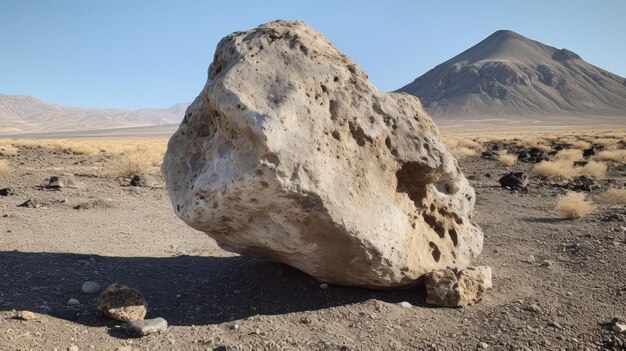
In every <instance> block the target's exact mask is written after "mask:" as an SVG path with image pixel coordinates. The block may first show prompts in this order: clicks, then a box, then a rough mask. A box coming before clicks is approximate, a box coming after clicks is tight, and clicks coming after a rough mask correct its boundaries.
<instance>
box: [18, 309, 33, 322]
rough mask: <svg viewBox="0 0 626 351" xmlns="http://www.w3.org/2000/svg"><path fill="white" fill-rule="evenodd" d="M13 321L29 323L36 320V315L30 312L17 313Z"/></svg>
mask: <svg viewBox="0 0 626 351" xmlns="http://www.w3.org/2000/svg"><path fill="white" fill-rule="evenodd" d="M13 318H15V319H20V320H23V321H29V320H31V319H35V318H37V315H36V314H35V313H33V312H31V311H19V312H17V313H16V314H15V317H13Z"/></svg>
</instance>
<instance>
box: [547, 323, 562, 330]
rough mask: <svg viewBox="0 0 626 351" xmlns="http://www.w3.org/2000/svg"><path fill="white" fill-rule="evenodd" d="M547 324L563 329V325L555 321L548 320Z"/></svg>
mask: <svg viewBox="0 0 626 351" xmlns="http://www.w3.org/2000/svg"><path fill="white" fill-rule="evenodd" d="M548 326H550V327H553V328H556V329H563V326H562V325H561V323H559V322H556V321H552V322H549V323H548Z"/></svg>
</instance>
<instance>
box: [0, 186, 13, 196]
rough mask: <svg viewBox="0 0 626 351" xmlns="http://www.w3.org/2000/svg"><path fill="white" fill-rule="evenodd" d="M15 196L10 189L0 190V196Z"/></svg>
mask: <svg viewBox="0 0 626 351" xmlns="http://www.w3.org/2000/svg"><path fill="white" fill-rule="evenodd" d="M9 195H15V192H14V191H13V189H11V188H2V189H0V196H9Z"/></svg>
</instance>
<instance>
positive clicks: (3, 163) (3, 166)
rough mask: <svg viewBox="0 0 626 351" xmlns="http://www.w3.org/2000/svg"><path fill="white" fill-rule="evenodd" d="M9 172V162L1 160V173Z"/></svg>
mask: <svg viewBox="0 0 626 351" xmlns="http://www.w3.org/2000/svg"><path fill="white" fill-rule="evenodd" d="M8 170H9V161H7V160H0V172H4V171H8Z"/></svg>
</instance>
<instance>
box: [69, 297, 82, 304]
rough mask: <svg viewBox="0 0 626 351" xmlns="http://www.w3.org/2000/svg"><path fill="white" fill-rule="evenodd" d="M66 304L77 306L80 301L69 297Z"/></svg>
mask: <svg viewBox="0 0 626 351" xmlns="http://www.w3.org/2000/svg"><path fill="white" fill-rule="evenodd" d="M67 305H68V306H78V305H80V301H78V300H77V299H75V298H73V297H72V298H71V299H69V300H67Z"/></svg>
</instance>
